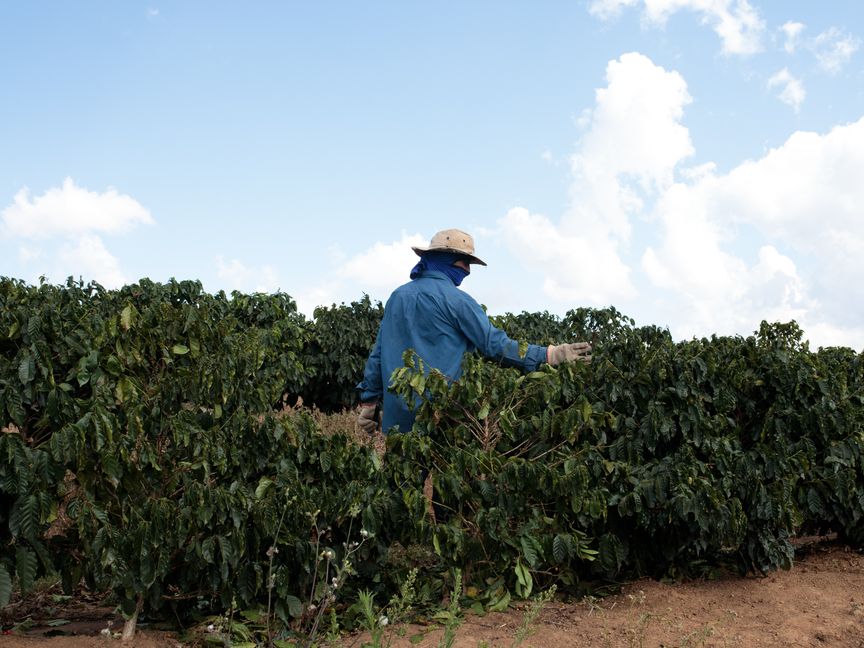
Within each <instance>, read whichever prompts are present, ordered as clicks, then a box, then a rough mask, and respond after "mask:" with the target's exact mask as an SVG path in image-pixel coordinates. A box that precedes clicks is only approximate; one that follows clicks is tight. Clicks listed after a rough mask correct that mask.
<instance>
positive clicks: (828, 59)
mask: <svg viewBox="0 0 864 648" xmlns="http://www.w3.org/2000/svg"><path fill="white" fill-rule="evenodd" d="M808 47H809V48H810V51H812V52H813V55H814V56H815V57H816V60H817V61H818V62H819V66H820V67H821V68H822V69H823V70H825V71H826V72H828V73H829V74H837V73H838V72H839V71H840V70H841V69H842V68H843V66H844V65H846V64H847V63H848V62H849V60H850V59H851V58H852V55H853V54H855V52H857V51H858V49H859V48H860V47H861V40H860V39H859V38H856V37H854V36H852V35H850V34H844V33H843V32H842V31H841V30H839V29H838V28H837V27H831V28H830V29H827V30H825V31H824V32H822V33H821V34H819V35H818V36H816V37H815V38H813V39H811V40H810V41H809V43H808Z"/></svg>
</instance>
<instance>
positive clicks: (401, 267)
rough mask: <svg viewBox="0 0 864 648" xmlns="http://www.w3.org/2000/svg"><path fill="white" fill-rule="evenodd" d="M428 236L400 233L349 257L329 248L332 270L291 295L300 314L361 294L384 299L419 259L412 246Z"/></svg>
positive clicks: (426, 242) (421, 243)
mask: <svg viewBox="0 0 864 648" xmlns="http://www.w3.org/2000/svg"><path fill="white" fill-rule="evenodd" d="M427 245H429V238H428V237H425V236H422V235H420V234H408V233H406V232H402V234H401V237H400V238H399V239H398V240H395V241H378V242H376V243H373V244H372V245H371V246H369V247H368V248H366V249H365V250H363V251H362V252H359V253H357V254H355V255H353V256H349V257H347V258H346V257H345V255H344V254H343V253H342V251H341V250H338V249H333V250H330V256H331V257H332V261H333V262H332V263H331V264H330V266H332V267H333V268H334V270H333V271H331V272H329V273H327V274H325V275H324V276H323V277H321V280H320V281H319V282H318V283H316V284H314V285H311V286H309V287H307V288H306V289H305V290H302V291H300V292H298V293H297V295H294V297H295V298H296V300H297V306H298V308H299V309H300V311H301V312H302V313H305V314H306V315H309V316H311V315H312V313H313V311H314V310H315V307H316V306H326V305H329V304H334V303H339V302H348V301H353V300H355V299H357V296H358V295H360V294H361V293H365V294H368V295H369V296H370V297H371V298H372V299H374V300H379V301H382V302H383V301H386V300H387V298H388V297H389V296H390V293H391V292H392V291H393V290H394V289H396V288H397V287H399V286H401V285H402V284H404V283H405V282H407V281H408V274H409V272H410V271H411V268H412V267H414V265H415V264H416V263H417V261H418V260H419V259H418V257H417V255H416V254H415V253H414V251H413V250H412V249H411V248H412V247H415V246H416V247H426V246H427Z"/></svg>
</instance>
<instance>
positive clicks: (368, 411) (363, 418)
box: [357, 403, 378, 434]
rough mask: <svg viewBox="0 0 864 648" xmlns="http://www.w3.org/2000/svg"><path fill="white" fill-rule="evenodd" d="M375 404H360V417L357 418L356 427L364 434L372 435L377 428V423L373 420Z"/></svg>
mask: <svg viewBox="0 0 864 648" xmlns="http://www.w3.org/2000/svg"><path fill="white" fill-rule="evenodd" d="M376 407H377V404H376V403H362V404H361V405H360V415H359V416H358V417H357V425H358V426H359V427H360V429H361V430H363V431H364V432H365V433H366V434H374V433H375V429H376V428H377V427H378V421H376V420H375V408H376Z"/></svg>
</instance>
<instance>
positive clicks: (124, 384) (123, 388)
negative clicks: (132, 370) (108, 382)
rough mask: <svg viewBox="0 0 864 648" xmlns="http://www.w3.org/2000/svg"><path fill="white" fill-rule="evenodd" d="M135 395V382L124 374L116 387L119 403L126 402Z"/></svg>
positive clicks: (115, 391)
mask: <svg viewBox="0 0 864 648" xmlns="http://www.w3.org/2000/svg"><path fill="white" fill-rule="evenodd" d="M134 395H135V384H134V383H133V382H132V381H131V380H130V379H129V377H128V376H123V377H122V378H121V379H120V380H118V381H117V387H116V388H115V389H114V396H115V397H116V398H117V402H118V403H125V402H126V401H127V400H129V398H130V397H131V396H134Z"/></svg>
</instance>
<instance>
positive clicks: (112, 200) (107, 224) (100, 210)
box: [2, 178, 153, 239]
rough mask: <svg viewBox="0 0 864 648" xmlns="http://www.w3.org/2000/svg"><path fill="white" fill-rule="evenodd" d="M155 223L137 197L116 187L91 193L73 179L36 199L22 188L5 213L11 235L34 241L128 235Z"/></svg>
mask: <svg viewBox="0 0 864 648" xmlns="http://www.w3.org/2000/svg"><path fill="white" fill-rule="evenodd" d="M152 223H153V217H152V216H151V215H150V212H149V211H148V210H147V209H146V208H145V207H144V206H142V205H141V203H139V202H138V201H137V200H135V199H134V198H132V197H130V196H127V195H125V194H120V193H118V192H117V190H116V189H112V188H109V189H107V190H106V191H104V192H101V193H100V192H96V191H88V190H87V189H85V188H83V187H79V186H78V185H76V184H75V181H74V180H72V179H71V178H66V179H65V180H64V181H63V185H62V186H61V187H55V188H53V189H49V190H48V191H46V192H45V193H44V194H42V195H41V196H36V197H35V198H32V199H31V197H30V190H29V189H27V188H26V187H25V188H23V189H21V190H20V191H19V192H18V193H17V194H16V195H15V198H14V202H13V203H12V204H11V205H9V206H8V207H6V208H5V209H4V210H3V214H2V224H3V230H4V232H5V234H6V235H7V236H11V237H21V238H30V239H47V238H53V237H56V236H63V235H76V234H78V235H80V234H83V233H86V232H104V233H110V234H116V233H124V232H128V231H129V230H131V229H132V228H134V227H136V226H138V225H150V224H152Z"/></svg>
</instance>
